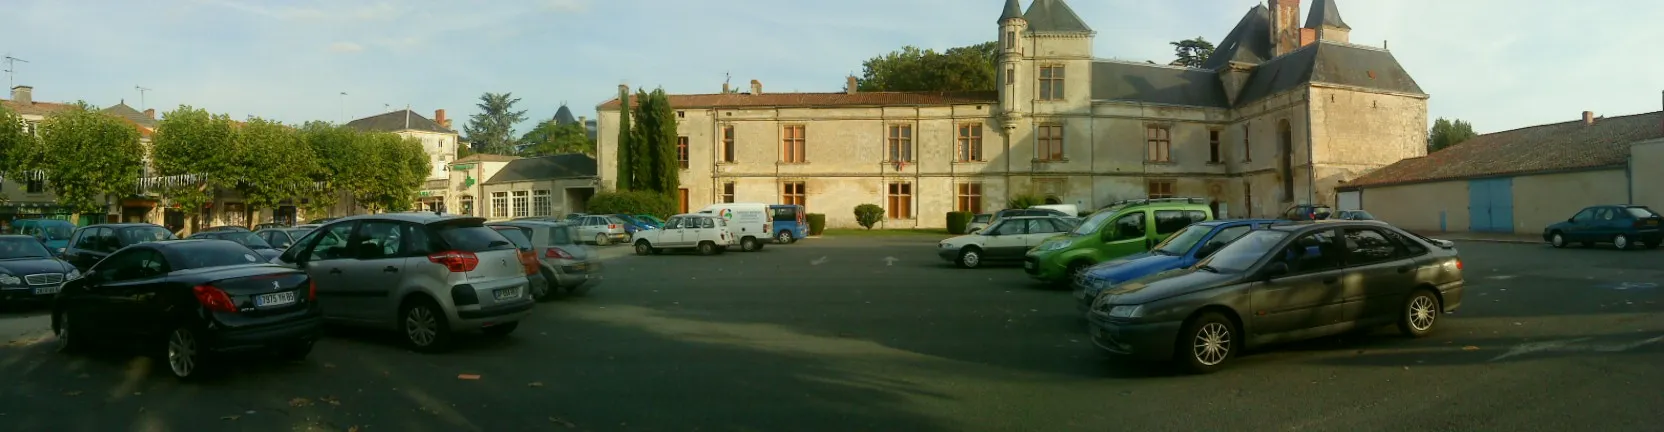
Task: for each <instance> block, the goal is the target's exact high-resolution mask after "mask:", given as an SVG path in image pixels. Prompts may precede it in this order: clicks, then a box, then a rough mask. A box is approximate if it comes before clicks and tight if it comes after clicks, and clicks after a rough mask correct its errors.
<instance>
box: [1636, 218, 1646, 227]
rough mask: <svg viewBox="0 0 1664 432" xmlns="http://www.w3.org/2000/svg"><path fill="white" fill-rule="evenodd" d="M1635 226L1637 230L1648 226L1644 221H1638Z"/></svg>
mask: <svg viewBox="0 0 1664 432" xmlns="http://www.w3.org/2000/svg"><path fill="white" fill-rule="evenodd" d="M1633 226H1634V227H1636V228H1640V227H1644V226H1647V221H1646V220H1644V219H1636V220H1635V224H1634V225H1633Z"/></svg>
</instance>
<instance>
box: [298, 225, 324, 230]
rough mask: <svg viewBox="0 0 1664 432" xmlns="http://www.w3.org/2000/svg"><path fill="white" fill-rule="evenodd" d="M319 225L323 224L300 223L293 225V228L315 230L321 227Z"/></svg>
mask: <svg viewBox="0 0 1664 432" xmlns="http://www.w3.org/2000/svg"><path fill="white" fill-rule="evenodd" d="M321 226H323V224H310V223H309V224H300V225H295V229H304V230H315V229H318V227H321Z"/></svg>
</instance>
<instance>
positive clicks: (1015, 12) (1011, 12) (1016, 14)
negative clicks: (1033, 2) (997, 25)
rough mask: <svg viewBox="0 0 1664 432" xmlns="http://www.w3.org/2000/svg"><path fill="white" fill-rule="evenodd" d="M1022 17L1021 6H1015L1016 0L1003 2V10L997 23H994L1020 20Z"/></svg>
mask: <svg viewBox="0 0 1664 432" xmlns="http://www.w3.org/2000/svg"><path fill="white" fill-rule="evenodd" d="M1022 17H1023V6H1022V5H1020V4H1017V0H1005V10H1004V11H1002V12H1001V13H1000V19H999V21H994V22H1005V20H1008V19H1012V18H1022Z"/></svg>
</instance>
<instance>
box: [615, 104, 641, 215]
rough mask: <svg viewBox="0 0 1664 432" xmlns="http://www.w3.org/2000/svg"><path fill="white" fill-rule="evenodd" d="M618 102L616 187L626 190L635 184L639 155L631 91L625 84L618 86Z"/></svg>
mask: <svg viewBox="0 0 1664 432" xmlns="http://www.w3.org/2000/svg"><path fill="white" fill-rule="evenodd" d="M618 103H619V108H618V145H616V146H615V148H616V149H617V152H618V157H617V159H618V162H617V163H618V184H617V185H615V186H614V187H615V188H617V189H618V190H621V191H625V190H630V188H631V187H632V186H635V183H636V178H635V172H636V166H635V163H636V162H635V158H636V157H638V156H636V154H635V149H634V147H635V144H634V142H635V131H634V130H633V128H632V126H631V125H630V91H629V90H626V89H625V88H624V86H619V87H618Z"/></svg>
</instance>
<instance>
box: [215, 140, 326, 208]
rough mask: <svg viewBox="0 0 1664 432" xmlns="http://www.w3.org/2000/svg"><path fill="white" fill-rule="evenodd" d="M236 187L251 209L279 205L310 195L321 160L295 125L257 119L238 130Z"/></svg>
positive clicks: (313, 188)
mask: <svg viewBox="0 0 1664 432" xmlns="http://www.w3.org/2000/svg"><path fill="white" fill-rule="evenodd" d="M236 142H237V145H236V146H235V147H236V148H237V150H238V153H237V155H236V159H237V166H238V167H239V168H240V171H241V173H240V175H239V176H238V181H237V186H236V189H237V191H238V192H240V193H242V195H243V201H244V202H245V203H247V204H248V207H249V210H255V209H268V208H275V207H277V206H278V204H279V203H281V202H282V201H283V200H289V199H299V198H301V197H303V196H304V197H309V196H310V194H311V193H312V192H313V190H315V189H316V188H315V187H313V175H314V174H315V173H316V172H317V171H318V162H317V159H316V157H315V156H314V155H313V152H312V149H311V148H310V147H309V146H307V145H306V141H305V140H303V139H301V135H300V133H299V132H297V131H296V130H295V129H294V128H291V127H289V126H287V125H284V124H282V123H278V122H274V121H269V120H266V119H261V118H255V119H251V120H249V121H248V122H247V123H245V124H244V125H243V127H242V128H241V129H239V130H238V131H237V140H236Z"/></svg>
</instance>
